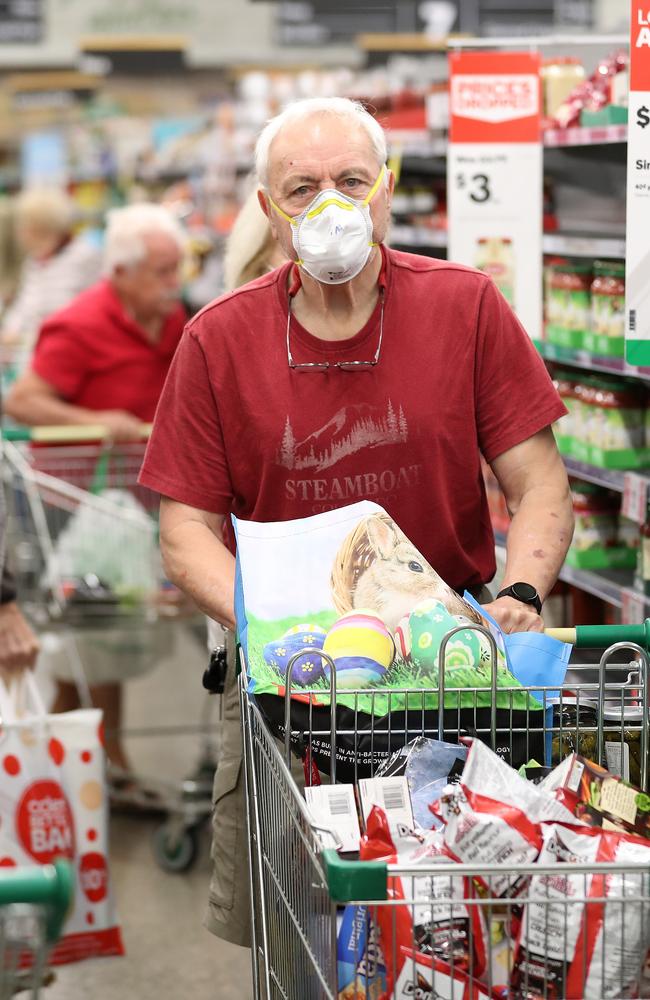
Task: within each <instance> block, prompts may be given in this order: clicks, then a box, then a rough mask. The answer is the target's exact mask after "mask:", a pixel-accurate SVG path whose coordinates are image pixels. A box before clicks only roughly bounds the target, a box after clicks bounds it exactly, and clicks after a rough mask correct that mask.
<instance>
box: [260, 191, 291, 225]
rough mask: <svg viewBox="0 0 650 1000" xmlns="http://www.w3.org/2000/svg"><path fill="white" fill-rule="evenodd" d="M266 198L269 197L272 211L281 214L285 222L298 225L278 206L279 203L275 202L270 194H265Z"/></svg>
mask: <svg viewBox="0 0 650 1000" xmlns="http://www.w3.org/2000/svg"><path fill="white" fill-rule="evenodd" d="M267 198H268V199H269V203H270V204H271V206H272V208H273V209H274V211H276V212H277V213H278V215H281V216H282V218H283V219H286V220H287V222H290V223H291V225H292V226H297V225H298V223H297V222H296V220H295V219H292V218H291V216H290V215H287V213H286V212H284V211H283V210H282V209H281V208H280V206H279V205H276V204H275V202H274V201H273V198H272V197H271V195H270V194H267Z"/></svg>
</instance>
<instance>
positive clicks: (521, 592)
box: [496, 580, 542, 615]
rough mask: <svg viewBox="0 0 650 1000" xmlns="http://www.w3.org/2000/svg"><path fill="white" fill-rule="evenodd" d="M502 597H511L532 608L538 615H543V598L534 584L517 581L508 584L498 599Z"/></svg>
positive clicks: (502, 589)
mask: <svg viewBox="0 0 650 1000" xmlns="http://www.w3.org/2000/svg"><path fill="white" fill-rule="evenodd" d="M501 597H510V598H512V600H514V601H518V602H519V603H520V604H524V605H526V606H527V607H530V608H532V609H533V610H534V611H536V612H537V614H538V615H541V613H542V598H541V595H540V594H539V593H538V591H537V588H536V587H535V586H534V585H533V584H532V583H527V582H525V581H523V580H517V581H515V582H514V583H511V584H507V585H506V586H505V587H502V588H501V590H500V591H499V593H498V594H497V597H496V599H497V600H499V598H501Z"/></svg>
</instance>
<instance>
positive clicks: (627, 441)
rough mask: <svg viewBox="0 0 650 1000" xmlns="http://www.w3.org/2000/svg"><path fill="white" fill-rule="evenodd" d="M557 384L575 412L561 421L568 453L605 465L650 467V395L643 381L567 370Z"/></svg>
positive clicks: (560, 433) (560, 440) (564, 449)
mask: <svg viewBox="0 0 650 1000" xmlns="http://www.w3.org/2000/svg"><path fill="white" fill-rule="evenodd" d="M556 384H557V388H558V391H559V393H560V395H561V396H562V398H563V400H564V402H565V405H566V406H567V409H568V410H569V414H568V416H566V417H563V418H562V420H561V421H559V423H558V424H557V425H556V437H557V441H558V448H559V449H560V452H561V453H562V454H563V455H566V456H569V457H571V458H575V459H576V460H577V461H579V462H586V463H588V464H589V465H595V466H598V467H599V468H603V469H641V468H646V467H647V466H648V465H650V448H649V447H648V442H647V431H646V425H647V413H646V401H647V396H646V390H645V388H644V387H643V386H642V385H639V383H636V382H632V381H631V380H629V379H623V378H614V377H612V378H605V377H602V376H600V375H585V374H582V373H576V375H575V376H570V375H568V374H566V373H562V376H561V378H558V380H557V382H556Z"/></svg>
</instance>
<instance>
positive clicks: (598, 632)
mask: <svg viewBox="0 0 650 1000" xmlns="http://www.w3.org/2000/svg"><path fill="white" fill-rule="evenodd" d="M545 632H546V635H550V636H552V637H553V638H554V639H560V640H561V641H562V642H569V643H571V645H573V646H576V647H577V648H578V649H606V648H607V647H608V646H612V645H613V644H614V643H616V642H634V643H636V644H637V645H638V646H643V648H644V649H649V650H650V618H646V620H645V621H644V622H643V623H642V624H641V625H576V626H574V627H573V628H547V629H545Z"/></svg>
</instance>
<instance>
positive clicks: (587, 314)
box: [546, 260, 593, 350]
mask: <svg viewBox="0 0 650 1000" xmlns="http://www.w3.org/2000/svg"><path fill="white" fill-rule="evenodd" d="M592 281H593V270H592V264H591V262H590V261H584V260H580V261H567V260H565V261H561V262H557V263H556V264H554V265H552V266H551V269H550V275H549V281H548V285H547V290H548V291H547V294H548V299H547V302H546V317H547V323H546V337H547V339H548V341H549V342H550V343H552V344H557V345H558V346H560V347H569V348H572V349H573V350H580V349H581V348H582V347H583V346H584V339H585V336H586V334H587V333H588V332H589V330H590V323H591V284H592Z"/></svg>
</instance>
